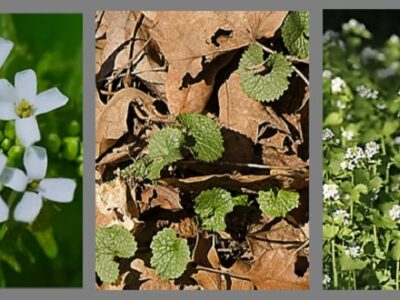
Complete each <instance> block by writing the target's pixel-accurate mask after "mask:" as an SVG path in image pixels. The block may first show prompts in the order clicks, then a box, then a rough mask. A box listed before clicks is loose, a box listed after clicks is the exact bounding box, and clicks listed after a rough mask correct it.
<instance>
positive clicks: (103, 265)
mask: <svg viewBox="0 0 400 300" xmlns="http://www.w3.org/2000/svg"><path fill="white" fill-rule="evenodd" d="M96 273H97V275H98V276H99V277H100V279H101V281H103V282H105V283H110V284H111V283H113V282H115V281H116V280H117V279H118V275H119V266H118V263H117V262H115V261H114V258H113V257H112V256H111V255H99V256H98V255H96Z"/></svg>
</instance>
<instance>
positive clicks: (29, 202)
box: [14, 192, 43, 223]
mask: <svg viewBox="0 0 400 300" xmlns="http://www.w3.org/2000/svg"><path fill="white" fill-rule="evenodd" d="M42 206H43V200H42V197H40V196H39V195H38V194H36V193H32V192H26V193H25V194H24V195H23V196H22V199H21V201H19V203H18V204H17V206H16V207H15V210H14V219H15V220H17V221H19V222H25V223H32V222H33V221H35V219H36V217H37V216H38V215H39V213H40V210H41V209H42Z"/></svg>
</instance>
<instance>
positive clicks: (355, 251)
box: [344, 246, 361, 258]
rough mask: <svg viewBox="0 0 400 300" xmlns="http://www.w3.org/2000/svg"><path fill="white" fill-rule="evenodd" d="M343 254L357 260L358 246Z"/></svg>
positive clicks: (359, 249)
mask: <svg viewBox="0 0 400 300" xmlns="http://www.w3.org/2000/svg"><path fill="white" fill-rule="evenodd" d="M344 254H346V255H347V256H350V257H353V258H359V257H360V256H361V247H360V246H351V247H348V248H347V249H346V250H344Z"/></svg>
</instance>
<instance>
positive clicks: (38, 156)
mask: <svg viewBox="0 0 400 300" xmlns="http://www.w3.org/2000/svg"><path fill="white" fill-rule="evenodd" d="M24 166H25V170H26V173H27V175H28V178H29V179H30V180H32V179H33V180H38V179H43V178H44V177H45V176H46V172H47V151H46V149H45V148H43V147H38V146H31V147H29V148H27V149H26V150H25V154H24Z"/></svg>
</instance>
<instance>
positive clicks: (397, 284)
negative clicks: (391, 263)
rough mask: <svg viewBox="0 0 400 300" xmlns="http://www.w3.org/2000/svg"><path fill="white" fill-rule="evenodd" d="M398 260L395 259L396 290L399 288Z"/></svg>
mask: <svg viewBox="0 0 400 300" xmlns="http://www.w3.org/2000/svg"><path fill="white" fill-rule="evenodd" d="M399 273H400V261H396V291H398V290H399Z"/></svg>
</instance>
